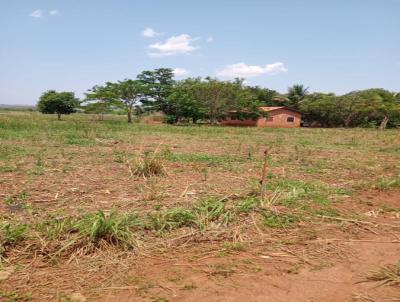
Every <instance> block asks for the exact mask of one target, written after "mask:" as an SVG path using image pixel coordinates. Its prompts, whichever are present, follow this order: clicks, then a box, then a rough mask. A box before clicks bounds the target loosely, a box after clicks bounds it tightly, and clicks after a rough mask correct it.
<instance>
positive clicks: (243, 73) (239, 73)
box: [217, 62, 288, 78]
mask: <svg viewBox="0 0 400 302" xmlns="http://www.w3.org/2000/svg"><path fill="white" fill-rule="evenodd" d="M287 71H288V69H287V68H286V67H285V64H283V63H282V62H275V63H272V64H267V65H265V66H264V67H263V66H258V65H247V64H246V63H243V62H240V63H237V64H232V65H228V66H226V67H225V68H224V69H222V70H219V71H218V72H217V76H221V77H229V78H235V77H237V78H250V77H257V76H261V75H264V74H269V75H273V74H278V73H283V72H287Z"/></svg>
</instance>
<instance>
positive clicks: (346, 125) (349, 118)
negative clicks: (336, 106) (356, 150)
mask: <svg viewBox="0 0 400 302" xmlns="http://www.w3.org/2000/svg"><path fill="white" fill-rule="evenodd" d="M354 116H355V113H354V112H352V113H350V114H349V115H348V116H347V117H346V118H345V120H344V126H345V127H346V128H347V127H349V126H350V123H351V122H352V120H353V117H354Z"/></svg>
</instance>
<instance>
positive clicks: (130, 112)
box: [128, 109, 132, 123]
mask: <svg viewBox="0 0 400 302" xmlns="http://www.w3.org/2000/svg"><path fill="white" fill-rule="evenodd" d="M128 123H132V109H128Z"/></svg>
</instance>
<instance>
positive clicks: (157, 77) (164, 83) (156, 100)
mask: <svg viewBox="0 0 400 302" xmlns="http://www.w3.org/2000/svg"><path fill="white" fill-rule="evenodd" d="M173 77H174V73H173V70H172V69H170V68H159V69H155V70H145V71H143V72H142V73H140V74H139V75H138V76H137V78H138V80H140V81H141V82H142V83H144V84H145V85H147V87H148V89H149V91H148V94H147V97H146V99H144V100H143V102H142V103H143V106H144V107H145V109H146V110H151V111H162V112H164V113H165V114H167V115H171V114H172V113H173V111H174V108H171V107H170V104H169V102H168V101H167V98H168V96H169V95H170V94H171V92H172V88H173V86H174V84H175V80H174V79H173Z"/></svg>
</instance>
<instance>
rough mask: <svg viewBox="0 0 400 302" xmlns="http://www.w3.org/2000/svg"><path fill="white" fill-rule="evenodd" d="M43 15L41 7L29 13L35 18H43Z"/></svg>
mask: <svg viewBox="0 0 400 302" xmlns="http://www.w3.org/2000/svg"><path fill="white" fill-rule="evenodd" d="M42 15H43V11H42V10H41V9H37V10H34V11H33V12H31V13H30V14H29V16H30V17H33V18H41V17H42Z"/></svg>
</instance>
